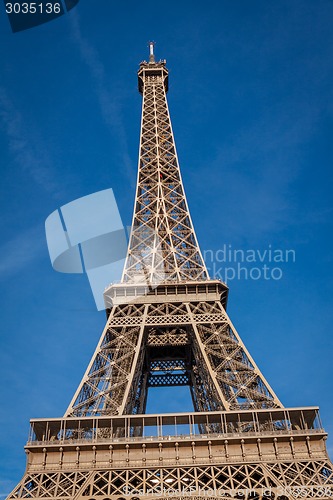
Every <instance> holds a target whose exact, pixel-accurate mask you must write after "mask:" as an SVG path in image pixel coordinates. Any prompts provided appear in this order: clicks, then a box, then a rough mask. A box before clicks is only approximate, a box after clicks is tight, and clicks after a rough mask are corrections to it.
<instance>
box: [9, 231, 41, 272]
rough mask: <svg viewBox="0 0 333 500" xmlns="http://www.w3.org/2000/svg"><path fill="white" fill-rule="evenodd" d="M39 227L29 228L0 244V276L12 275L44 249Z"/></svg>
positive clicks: (38, 255) (36, 257)
mask: <svg viewBox="0 0 333 500" xmlns="http://www.w3.org/2000/svg"><path fill="white" fill-rule="evenodd" d="M41 236H42V233H41V231H40V230H39V228H35V227H33V228H29V229H27V230H26V231H24V232H22V233H20V234H17V235H16V236H15V237H14V238H12V239H11V240H9V241H7V242H5V243H3V244H2V245H1V246H0V277H1V278H2V279H4V278H6V277H9V276H12V275H13V274H16V273H18V272H20V271H21V270H22V269H24V268H25V267H26V266H27V264H28V263H31V262H32V261H34V260H36V259H38V258H39V257H40V254H41V252H42V251H44V249H45V243H44V241H42V238H41Z"/></svg>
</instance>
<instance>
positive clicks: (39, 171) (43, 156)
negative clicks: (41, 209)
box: [0, 87, 58, 193]
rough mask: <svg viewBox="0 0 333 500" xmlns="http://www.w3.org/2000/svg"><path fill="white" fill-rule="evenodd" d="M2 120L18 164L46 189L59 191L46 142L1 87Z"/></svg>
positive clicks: (0, 114) (9, 146) (52, 191)
mask: <svg viewBox="0 0 333 500" xmlns="http://www.w3.org/2000/svg"><path fill="white" fill-rule="evenodd" d="M0 122H2V124H3V127H4V130H5V133H6V135H7V140H8V148H9V151H10V152H11V154H12V155H13V157H14V160H15V162H16V163H17V165H18V166H19V167H20V168H21V169H22V170H23V171H25V172H28V173H29V175H30V176H31V178H32V179H33V180H34V181H35V182H36V183H37V184H38V185H39V186H40V187H41V188H42V189H43V190H45V191H47V192H51V193H55V192H57V191H58V188H57V185H56V183H55V181H54V179H53V175H52V166H51V160H50V158H49V157H48V155H47V152H46V150H45V147H44V144H42V143H41V141H39V140H38V138H37V137H36V135H35V134H34V135H33V134H32V133H31V132H29V131H28V130H29V129H28V126H26V125H25V123H24V118H23V115H22V113H20V112H19V111H18V110H17V109H16V107H15V105H14V103H13V102H12V101H11V99H10V98H9V96H8V94H7V92H6V90H5V89H4V88H3V87H0Z"/></svg>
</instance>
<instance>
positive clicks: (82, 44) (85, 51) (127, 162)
mask: <svg viewBox="0 0 333 500" xmlns="http://www.w3.org/2000/svg"><path fill="white" fill-rule="evenodd" d="M69 19H70V23H71V28H72V36H73V39H74V41H75V43H76V44H77V46H78V48H79V50H80V54H81V57H82V59H83V61H84V62H85V63H86V64H87V66H88V68H89V71H90V73H91V76H92V78H93V80H94V84H95V85H94V88H95V91H96V95H97V98H98V101H99V106H100V111H101V114H102V116H103V119H104V121H105V123H106V125H107V126H108V128H109V130H110V132H111V133H112V134H114V135H116V136H117V139H118V141H119V143H120V147H121V150H122V160H123V164H124V167H125V171H126V174H127V176H128V178H129V180H130V182H131V183H133V179H135V172H134V170H133V165H132V160H131V157H130V155H129V150H128V144H127V136H126V130H125V127H124V123H123V120H122V111H121V107H120V106H119V103H118V102H117V101H116V99H115V98H114V97H113V96H112V94H111V93H110V92H109V90H108V86H107V85H106V77H105V69H104V65H103V64H102V62H101V60H100V58H99V55H98V52H97V50H96V49H95V48H94V46H93V45H92V44H91V43H90V42H89V41H88V40H86V39H85V38H84V36H83V35H82V33H81V29H80V22H79V15H78V13H77V12H76V11H72V12H71V15H70V16H69Z"/></svg>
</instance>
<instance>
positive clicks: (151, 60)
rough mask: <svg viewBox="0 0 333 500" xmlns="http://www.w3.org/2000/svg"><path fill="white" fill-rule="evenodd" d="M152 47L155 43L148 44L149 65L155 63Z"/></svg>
mask: <svg viewBox="0 0 333 500" xmlns="http://www.w3.org/2000/svg"><path fill="white" fill-rule="evenodd" d="M154 45H155V42H149V62H150V63H154V62H155V55H154Z"/></svg>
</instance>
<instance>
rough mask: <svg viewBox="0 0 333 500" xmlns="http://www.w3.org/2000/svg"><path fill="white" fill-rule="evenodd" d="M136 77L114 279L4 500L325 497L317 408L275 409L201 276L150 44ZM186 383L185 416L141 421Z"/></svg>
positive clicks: (332, 493) (326, 474) (331, 479)
mask: <svg viewBox="0 0 333 500" xmlns="http://www.w3.org/2000/svg"><path fill="white" fill-rule="evenodd" d="M138 78H139V91H140V93H141V94H142V95H143V107H142V122H141V137H140V153H139V169H138V180H137V192H136V199H135V207H134V215H133V224H132V232H131V236H130V242H129V248H128V254H127V258H126V261H125V266H124V271H123V276H122V281H121V283H120V284H117V285H112V286H111V287H109V288H108V289H107V290H106V292H105V295H104V296H105V303H106V306H107V314H108V319H107V323H106V326H105V329H104V331H103V333H102V335H101V338H100V341H99V343H98V345H97V348H96V350H95V353H94V354H93V356H92V359H91V361H90V363H89V365H88V368H87V370H86V373H85V375H84V377H83V379H82V381H81V383H80V385H79V387H78V389H77V391H76V393H75V395H74V397H73V399H72V401H71V403H70V405H69V407H68V409H67V411H66V414H65V417H64V418H63V419H61V420H57V419H51V420H50V421H44V420H42V419H40V420H36V421H32V432H31V436H30V438H29V441H28V444H27V446H26V452H27V469H26V472H25V475H24V477H23V479H22V480H21V482H20V483H19V485H18V486H17V488H15V490H14V491H13V492H12V493H11V495H9V497H8V499H10V500H14V499H21V498H22V499H24V498H29V499H34V498H36V499H42V498H43V499H44V498H49V499H54V500H65V499H67V498H68V499H71V500H85V499H86V500H99V499H100V500H127V499H128V500H139V499H143V500H145V499H148V498H152V497H153V498H156V499H159V500H162V498H163V499H164V498H166V497H169V496H170V497H171V498H174V499H175V500H186V499H188V500H190V499H192V500H197V499H199V498H201V499H206V500H207V499H211V500H217V499H220V498H242V499H246V500H250V499H252V500H255V499H257V500H259V499H264V498H272V499H273V498H274V499H275V500H287V499H296V498H306V499H319V498H321V499H328V498H332V497H333V472H332V464H331V462H330V461H329V458H328V455H327V451H326V446H325V439H326V434H325V431H324V430H323V429H322V427H321V425H317V426H316V425H315V424H314V422H315V421H316V420H318V419H319V417H318V412H317V409H313V408H312V409H291V410H288V409H285V408H283V406H282V404H281V402H280V401H279V399H278V398H277V396H276V395H275V393H274V392H273V390H272V388H271V387H270V386H269V384H268V382H267V381H266V379H265V378H264V376H263V374H262V373H261V372H260V370H259V368H258V366H257V365H256V364H255V362H254V360H253V358H252V357H251V355H250V353H249V352H248V350H247V349H246V347H245V345H244V343H243V342H242V340H241V338H240V336H239V335H238V333H237V331H236V329H235V327H234V326H233V324H232V323H231V321H230V319H229V317H228V315H227V313H226V302H227V295H228V288H227V286H226V285H225V284H224V283H222V282H220V281H218V280H211V279H210V278H209V276H208V272H207V269H206V266H205V264H204V261H203V259H202V255H201V252H200V248H199V245H198V242H197V238H196V235H195V232H194V229H193V226H192V222H191V217H190V213H189V210H188V206H187V202H186V198H185V194H184V189H183V185H182V180H181V175H180V170H179V165H178V159H177V154H176V148H175V143H174V137H173V132H172V127H171V121H170V116H169V111H168V105H167V101H166V92H167V90H168V71H167V69H166V67H165V61H160V62H155V58H154V54H153V45H152V44H150V59H149V62H148V63H147V62H143V63H141V64H140V69H139V72H138ZM181 385H187V386H189V389H190V393H191V396H192V400H193V406H194V410H195V412H194V413H193V414H176V415H170V414H166V415H155V416H154V415H145V410H146V402H147V394H148V390H149V387H161V386H181ZM184 426H185V427H186V430H185V431H182V429H183V428H184ZM171 427H172V428H173V431H172V432H171V431H170V430H168V429H169V428H171ZM152 428H153V429H155V431H154V432H155V433H154V432H152V431H151V429H152ZM163 429H167V434H165V432H164V431H163Z"/></svg>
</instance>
